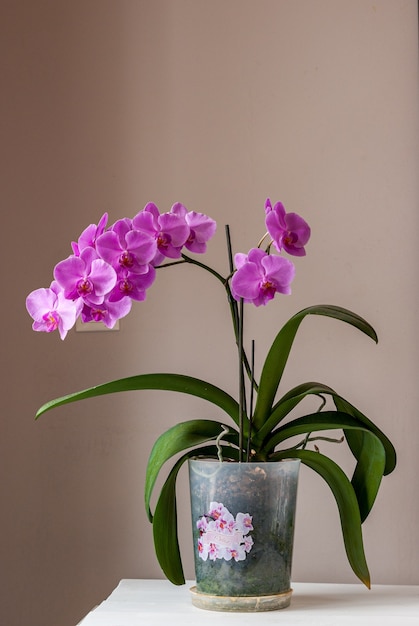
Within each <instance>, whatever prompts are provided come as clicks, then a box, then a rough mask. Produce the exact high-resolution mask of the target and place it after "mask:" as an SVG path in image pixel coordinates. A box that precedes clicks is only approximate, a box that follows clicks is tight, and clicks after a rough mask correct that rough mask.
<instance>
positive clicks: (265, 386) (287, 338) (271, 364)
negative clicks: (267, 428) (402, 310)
mask: <svg viewBox="0 0 419 626" xmlns="http://www.w3.org/2000/svg"><path fill="white" fill-rule="evenodd" d="M307 315H325V316H327V317H331V318H334V319H337V320H340V321H342V322H346V323H347V324H350V325H351V326H354V327H355V328H357V329H358V330H360V331H361V332H363V333H365V334H366V335H367V336H368V337H371V339H373V340H374V341H375V342H376V341H377V335H376V332H375V330H374V329H373V327H372V326H371V325H370V324H369V323H368V322H367V321H366V320H364V319H363V318H362V317H359V315H356V314H355V313H352V311H349V310H348V309H344V308H342V307H337V306H333V305H328V304H325V305H318V306H312V307H308V308H306V309H303V310H302V311H300V312H299V313H297V314H296V315H294V316H293V317H291V318H290V319H289V320H288V322H287V323H286V324H285V325H284V326H283V327H282V328H281V330H280V331H279V333H278V334H277V336H276V338H275V340H274V342H273V343H272V346H271V348H270V350H269V352H268V355H267V357H266V359H265V363H264V366H263V369H262V374H261V378H260V383H259V392H258V398H257V402H256V407H255V413H254V417H253V425H254V427H255V429H256V431H258V430H260V428H262V426H263V424H264V423H265V422H266V420H267V419H268V417H269V415H270V414H271V411H272V405H273V403H274V400H275V395H276V392H277V389H278V386H279V383H280V381H281V378H282V374H283V372H284V369H285V366H286V363H287V360H288V356H289V353H290V351H291V347H292V344H293V342H294V339H295V335H296V333H297V330H298V328H299V326H300V324H301V322H302V321H303V319H304V318H305V317H306V316H307Z"/></svg>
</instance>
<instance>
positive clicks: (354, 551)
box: [273, 449, 370, 589]
mask: <svg viewBox="0 0 419 626" xmlns="http://www.w3.org/2000/svg"><path fill="white" fill-rule="evenodd" d="M273 458H274V459H276V460H279V459H283V458H299V459H301V461H302V463H304V464H305V465H307V466H308V467H310V468H311V469H313V470H314V471H315V472H317V473H318V474H319V475H320V476H321V477H322V478H323V479H324V480H325V481H326V482H327V484H328V485H329V487H330V489H331V490H332V492H333V495H334V497H335V500H336V504H337V506H338V510H339V515H340V522H341V526H342V533H343V541H344V544H345V550H346V555H347V557H348V561H349V564H350V566H351V567H352V570H353V571H354V573H355V574H356V576H358V578H359V579H360V580H361V581H362V582H363V583H364V585H366V586H367V587H368V589H369V588H370V575H369V571H368V565H367V562H366V559H365V553H364V544H363V539H362V528H361V515H360V512H359V507H358V501H357V498H356V495H355V492H354V489H353V487H352V485H351V483H350V481H349V479H348V478H347V476H346V474H345V473H344V472H343V471H342V470H341V468H340V467H339V465H337V464H336V463H335V462H334V461H332V460H331V459H329V458H328V457H327V456H324V455H323V454H320V453H319V452H312V451H311V450H293V449H290V450H284V451H282V452H278V453H276V454H275V455H274V456H273Z"/></svg>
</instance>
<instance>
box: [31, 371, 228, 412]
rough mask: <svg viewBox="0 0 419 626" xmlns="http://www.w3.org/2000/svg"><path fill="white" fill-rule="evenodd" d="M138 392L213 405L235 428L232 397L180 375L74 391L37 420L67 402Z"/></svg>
mask: <svg viewBox="0 0 419 626" xmlns="http://www.w3.org/2000/svg"><path fill="white" fill-rule="evenodd" d="M141 389H148V390H151V389H160V390H165V391H177V392H180V393H187V394H191V395H193V396H197V397H199V398H203V399H204V400H208V401H209V402H212V403H213V404H215V405H216V406H218V407H220V408H221V409H222V410H223V411H225V412H226V413H227V415H229V416H230V417H231V418H232V419H233V420H234V422H235V423H236V424H238V421H239V417H238V416H239V405H238V403H237V401H236V400H235V399H234V398H233V397H232V396H230V395H229V394H228V393H226V392H225V391H223V390H222V389H220V388H219V387H216V386H214V385H211V384H210V383H208V382H205V381H203V380H200V379H199V378H193V377H191V376H183V375H181V374H140V375H138V376H130V377H129V378H121V379H119V380H113V381H112V382H109V383H104V384H102V385H97V386H96V387H90V389H84V390H83V391H77V392H75V393H71V394H69V395H66V396H62V397H61V398H56V399H55V400H50V401H49V402H47V403H46V404H44V405H43V406H41V408H40V409H38V411H37V413H36V418H38V417H39V416H40V415H42V414H43V413H45V412H46V411H49V410H50V409H53V408H55V407H58V406H61V405H63V404H68V403H70V402H76V401H78V400H85V399H86V398H95V397H97V396H103V395H106V394H109V393H118V392H121V391H138V390H141Z"/></svg>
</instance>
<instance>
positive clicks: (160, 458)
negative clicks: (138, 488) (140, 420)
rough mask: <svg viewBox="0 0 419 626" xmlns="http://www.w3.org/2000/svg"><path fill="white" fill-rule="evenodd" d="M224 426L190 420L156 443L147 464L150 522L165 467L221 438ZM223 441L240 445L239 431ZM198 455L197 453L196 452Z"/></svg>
mask: <svg viewBox="0 0 419 626" xmlns="http://www.w3.org/2000/svg"><path fill="white" fill-rule="evenodd" d="M223 430H224V426H223V424H221V423H220V422H216V421H211V420H203V419H199V420H190V421H187V422H181V423H179V424H176V425H175V426H173V427H172V428H169V429H168V430H166V431H165V432H164V433H163V434H162V435H160V437H159V438H158V439H157V441H156V442H155V444H154V446H153V448H152V450H151V453H150V457H149V460H148V464H147V471H146V483H145V493H144V499H145V506H146V511H147V515H148V518H149V520H150V521H152V519H153V516H152V513H151V510H150V499H151V495H152V492H153V487H154V485H155V482H156V479H157V476H158V474H159V472H160V470H161V468H162V467H163V465H164V464H165V463H166V461H168V460H169V459H170V458H172V457H173V456H174V455H175V454H178V453H179V452H182V451H183V450H186V449H188V448H192V447H196V446H199V445H201V444H203V443H206V442H208V441H211V440H214V439H216V438H217V437H219V436H220V434H221V433H222V431H223ZM222 440H223V441H230V442H233V443H234V444H235V445H238V433H237V431H231V432H230V433H228V434H225V435H223V438H222ZM195 454H197V451H196V452H195Z"/></svg>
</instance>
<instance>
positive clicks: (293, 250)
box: [265, 198, 310, 256]
mask: <svg viewBox="0 0 419 626" xmlns="http://www.w3.org/2000/svg"><path fill="white" fill-rule="evenodd" d="M265 212H266V228H267V229H268V232H269V234H270V236H271V237H272V239H273V242H274V245H275V247H276V248H277V250H278V251H279V252H280V251H281V250H282V249H284V250H285V251H286V252H288V254H291V255H293V256H305V254H306V251H305V248H304V246H305V245H306V243H307V242H308V240H309V239H310V227H309V225H308V224H307V222H306V221H305V220H304V219H303V218H302V217H300V216H299V215H297V213H287V212H286V211H285V207H284V205H283V204H282V202H277V203H276V204H275V205H274V207H272V204H271V201H270V200H269V198H268V199H267V200H266V202H265Z"/></svg>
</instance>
